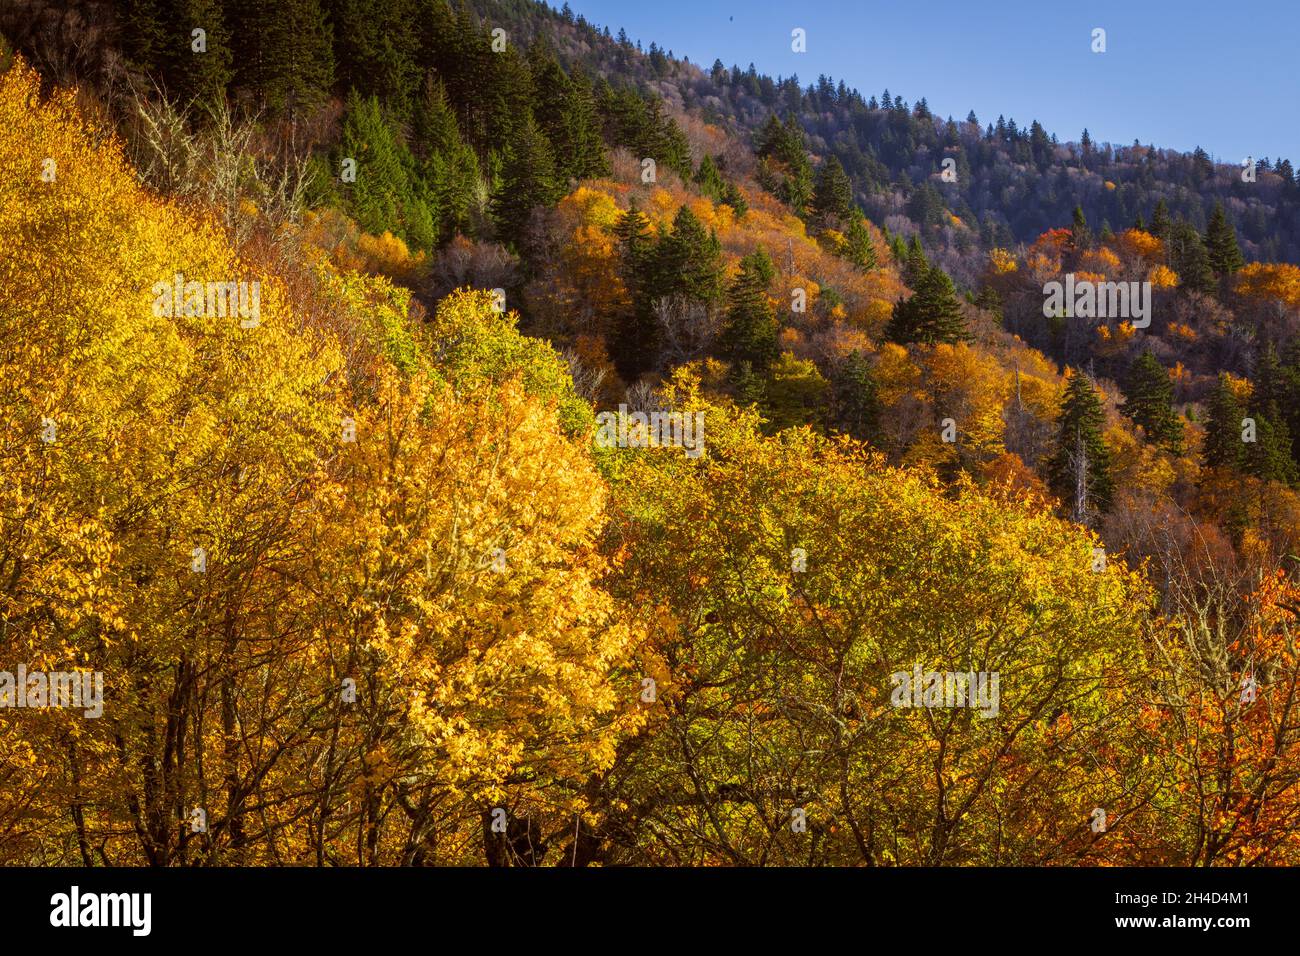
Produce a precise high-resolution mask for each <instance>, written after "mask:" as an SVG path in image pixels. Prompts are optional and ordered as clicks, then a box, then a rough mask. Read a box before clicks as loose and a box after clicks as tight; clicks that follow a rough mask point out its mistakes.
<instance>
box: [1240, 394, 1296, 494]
mask: <svg viewBox="0 0 1300 956" xmlns="http://www.w3.org/2000/svg"><path fill="white" fill-rule="evenodd" d="M1251 414H1252V417H1253V418H1254V419H1255V440H1254V441H1253V442H1247V443H1246V446H1245V455H1244V458H1243V462H1242V470H1243V471H1245V472H1246V474H1248V475H1253V476H1254V477H1256V478H1258V479H1260V480H1261V481H1277V482H1280V483H1282V484H1284V485H1295V484H1297V482H1298V481H1300V472H1298V470H1297V468H1296V463H1295V460H1294V459H1293V458H1292V457H1291V432H1290V429H1288V428H1287V426H1286V421H1285V420H1283V419H1282V418H1281V417H1276V418H1270V417H1269V416H1267V415H1265V414H1263V413H1262V412H1258V411H1254V412H1252V413H1251Z"/></svg>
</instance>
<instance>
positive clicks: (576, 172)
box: [563, 70, 610, 179]
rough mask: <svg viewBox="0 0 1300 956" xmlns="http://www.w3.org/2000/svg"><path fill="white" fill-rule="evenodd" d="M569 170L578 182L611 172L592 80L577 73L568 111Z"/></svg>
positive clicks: (580, 71)
mask: <svg viewBox="0 0 1300 956" xmlns="http://www.w3.org/2000/svg"><path fill="white" fill-rule="evenodd" d="M563 148H564V149H565V150H567V156H566V160H567V171H568V173H569V175H570V176H571V177H572V178H574V179H597V178H599V177H601V176H608V175H609V172H610V165H609V154H608V153H607V152H606V151H605V140H604V137H603V136H602V135H601V131H600V113H599V111H598V110H597V108H596V96H595V94H594V93H593V92H592V89H591V80H590V79H588V78H587V74H586V73H584V72H583V71H582V70H576V71H575V72H574V74H573V76H572V77H570V80H569V100H568V103H567V105H566V110H565V138H564V143H563Z"/></svg>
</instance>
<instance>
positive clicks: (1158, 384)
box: [1124, 352, 1183, 454]
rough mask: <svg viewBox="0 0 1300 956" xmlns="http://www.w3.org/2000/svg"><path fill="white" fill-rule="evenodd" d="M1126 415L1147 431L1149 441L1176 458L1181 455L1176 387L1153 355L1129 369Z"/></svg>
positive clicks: (1139, 359)
mask: <svg viewBox="0 0 1300 956" xmlns="http://www.w3.org/2000/svg"><path fill="white" fill-rule="evenodd" d="M1125 388H1126V392H1127V395H1126V398H1125V401H1124V413H1125V414H1126V415H1128V416H1129V418H1131V419H1133V421H1135V422H1137V423H1138V424H1139V425H1141V426H1142V427H1143V428H1144V429H1146V434H1147V440H1148V441H1150V442H1152V443H1153V444H1158V445H1163V446H1165V447H1166V448H1168V449H1169V450H1170V451H1172V452H1174V453H1175V454H1177V453H1180V452H1181V451H1182V442H1183V423H1182V421H1181V420H1180V419H1179V417H1178V414H1177V412H1175V411H1174V409H1173V407H1172V402H1173V397H1174V386H1173V383H1172V382H1171V381H1170V380H1169V372H1168V371H1167V370H1166V369H1165V367H1164V366H1163V365H1161V364H1160V361H1159V359H1157V358H1156V357H1155V356H1154V355H1153V354H1152V353H1151V352H1143V353H1142V354H1141V355H1140V356H1138V358H1137V360H1136V361H1135V362H1134V363H1133V365H1132V367H1131V368H1130V369H1129V374H1128V380H1127V382H1126V385H1125Z"/></svg>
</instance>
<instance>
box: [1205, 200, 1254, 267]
mask: <svg viewBox="0 0 1300 956" xmlns="http://www.w3.org/2000/svg"><path fill="white" fill-rule="evenodd" d="M1205 249H1206V252H1207V253H1208V254H1209V259H1210V268H1211V269H1213V270H1214V274H1215V275H1217V276H1220V277H1223V276H1227V275H1231V274H1232V273H1234V272H1236V271H1237V270H1238V269H1240V268H1241V267H1242V266H1243V265H1245V264H1246V262H1245V260H1244V259H1243V258H1242V256H1241V247H1240V246H1238V245H1237V230H1235V229H1233V228H1232V226H1231V225H1230V224H1229V222H1228V217H1227V215H1226V214H1225V213H1224V211H1223V203H1219V202H1216V203H1215V204H1214V212H1213V213H1212V214H1211V215H1210V222H1209V224H1208V225H1207V226H1206V228H1205Z"/></svg>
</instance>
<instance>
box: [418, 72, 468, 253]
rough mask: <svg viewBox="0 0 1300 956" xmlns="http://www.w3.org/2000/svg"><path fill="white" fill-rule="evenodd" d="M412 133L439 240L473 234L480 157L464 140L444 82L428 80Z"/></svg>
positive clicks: (419, 102)
mask: <svg viewBox="0 0 1300 956" xmlns="http://www.w3.org/2000/svg"><path fill="white" fill-rule="evenodd" d="M411 131H412V137H413V140H414V142H415V145H416V152H417V153H418V154H419V155H421V156H422V157H423V162H422V164H421V167H420V169H421V174H422V176H423V179H424V181H425V184H426V187H427V190H428V195H429V206H430V211H431V213H433V215H434V231H435V233H436V235H437V238H438V239H439V240H445V239H450V238H451V237H452V236H453V235H455V234H456V233H462V234H469V233H470V232H471V231H472V226H473V223H472V220H473V215H472V214H473V210H474V208H475V207H476V205H477V203H478V187H479V165H478V156H477V155H476V154H475V153H474V150H473V148H472V147H471V146H470V145H469V144H468V143H466V142H465V141H464V140H463V139H462V138H461V135H460V127H459V125H458V124H457V122H456V117H455V115H454V114H453V113H452V110H451V106H450V104H448V102H447V95H446V92H445V91H444V89H443V86H442V83H441V82H439V81H437V80H434V79H433V78H429V79H428V80H427V81H426V84H425V91H424V94H423V95H422V96H421V97H420V99H419V101H418V102H417V103H416V107H415V111H414V115H413V118H412V123H411Z"/></svg>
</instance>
